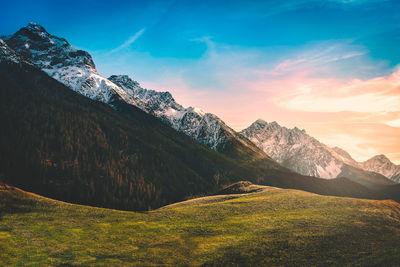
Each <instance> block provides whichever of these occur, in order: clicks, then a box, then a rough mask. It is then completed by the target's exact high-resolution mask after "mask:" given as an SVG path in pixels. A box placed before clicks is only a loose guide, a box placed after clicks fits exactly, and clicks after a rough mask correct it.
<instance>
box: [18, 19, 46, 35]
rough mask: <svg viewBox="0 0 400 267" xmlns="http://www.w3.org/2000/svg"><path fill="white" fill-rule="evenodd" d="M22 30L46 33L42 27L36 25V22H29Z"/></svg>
mask: <svg viewBox="0 0 400 267" xmlns="http://www.w3.org/2000/svg"><path fill="white" fill-rule="evenodd" d="M24 28H25V29H29V30H32V31H37V32H46V33H47V31H46V30H45V28H44V27H43V26H42V25H40V24H38V23H36V22H29V23H28V25H27V26H25V27H24Z"/></svg>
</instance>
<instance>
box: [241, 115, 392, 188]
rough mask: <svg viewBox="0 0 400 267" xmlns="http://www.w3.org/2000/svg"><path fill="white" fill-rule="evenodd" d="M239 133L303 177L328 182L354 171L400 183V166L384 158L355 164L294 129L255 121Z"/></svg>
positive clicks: (346, 154) (348, 155)
mask: <svg viewBox="0 0 400 267" xmlns="http://www.w3.org/2000/svg"><path fill="white" fill-rule="evenodd" d="M241 133H242V134H243V135H244V136H245V137H247V138H249V139H250V140H251V141H252V142H253V143H254V144H256V145H257V146H258V147H259V148H261V149H262V150H263V151H264V152H265V153H267V154H268V155H269V156H271V157H272V158H273V159H274V160H276V161H277V162H279V163H280V164H282V165H283V166H286V167H288V168H290V169H292V170H294V171H296V172H299V173H301V174H304V175H312V176H316V177H321V178H327V179H331V178H336V177H341V176H349V170H350V169H353V168H357V169H361V170H364V171H368V172H374V173H377V174H380V175H383V176H385V177H387V178H389V179H391V180H392V181H394V182H396V183H399V182H400V166H398V165H395V164H394V163H392V162H391V161H390V160H389V159H388V158H387V157H386V156H384V155H379V156H375V157H373V158H371V159H369V160H367V161H365V162H357V161H356V160H354V159H353V158H352V157H351V156H350V154H349V153H348V152H346V151H345V150H343V149H341V148H339V147H333V148H331V147H329V146H327V145H325V144H323V143H321V142H319V141H318V140H317V139H315V138H313V137H311V136H310V135H308V134H307V133H306V131H305V130H300V129H299V128H297V127H295V128H293V129H288V128H286V127H282V126H280V125H279V124H278V123H277V122H271V123H268V122H266V121H264V120H261V119H259V120H257V121H255V122H254V123H253V124H251V125H250V126H249V127H248V128H246V129H244V130H242V131H241ZM350 171H351V170H350ZM353 172H354V169H353ZM378 179H379V178H378ZM380 180H382V181H384V179H380Z"/></svg>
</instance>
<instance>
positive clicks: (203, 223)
mask: <svg viewBox="0 0 400 267" xmlns="http://www.w3.org/2000/svg"><path fill="white" fill-rule="evenodd" d="M253 189H254V188H252V189H251V190H248V191H251V192H255V193H250V194H239V195H238V194H235V195H219V196H211V197H205V198H199V199H193V200H189V201H186V202H181V203H177V204H173V205H170V206H167V207H164V208H161V209H158V210H154V211H150V212H144V213H136V212H124V211H117V210H109V209H101V208H93V207H88V206H80V205H73V204H67V203H63V202H59V201H54V200H50V199H47V198H43V197H40V196H37V195H34V194H30V193H26V192H24V191H21V190H18V189H15V188H4V187H3V188H2V189H1V190H0V211H1V219H0V266H22V265H24V264H26V265H31V266H46V265H51V266H56V265H61V264H67V265H79V266H82V265H100V266H110V265H117V266H118V265H124V266H125V265H140V266H151V265H163V264H165V265H178V266H180V265H226V264H228V263H235V264H239V265H256V266H259V265H329V264H335V265H343V264H349V265H354V264H355V265H358V264H362V265H396V264H400V205H399V204H398V203H396V202H394V201H375V200H361V199H352V198H339V197H328V196H320V195H316V194H311V193H307V192H303V191H297V190H285V189H278V188H273V187H260V189H261V190H253Z"/></svg>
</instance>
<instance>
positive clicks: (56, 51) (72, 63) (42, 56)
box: [3, 23, 136, 104]
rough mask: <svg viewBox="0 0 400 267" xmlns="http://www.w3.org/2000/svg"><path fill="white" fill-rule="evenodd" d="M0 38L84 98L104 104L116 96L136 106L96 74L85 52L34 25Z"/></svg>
mask: <svg viewBox="0 0 400 267" xmlns="http://www.w3.org/2000/svg"><path fill="white" fill-rule="evenodd" d="M3 39H4V41H5V42H6V43H7V45H8V46H9V47H11V48H12V49H13V50H15V51H16V52H17V53H18V54H20V55H21V56H22V57H23V58H24V59H26V60H27V61H29V62H31V63H32V64H34V65H35V66H36V67H38V68H40V69H41V70H43V71H44V72H46V73H47V74H48V75H49V76H51V77H53V78H54V79H56V80H58V81H59V82H62V83H63V84H65V85H67V86H68V87H69V88H71V89H72V90H74V91H76V92H78V93H80V94H82V95H84V96H87V97H89V98H92V99H94V100H98V101H101V102H105V103H108V102H109V101H110V100H111V99H112V97H113V96H119V97H121V98H122V99H124V100H125V101H126V102H127V103H130V104H136V102H135V101H134V99H132V97H130V96H129V95H128V94H127V93H126V92H125V91H124V90H122V89H121V88H119V87H118V86H116V85H115V84H113V83H112V82H110V81H109V80H107V79H105V78H104V77H102V76H100V75H99V74H98V73H97V70H96V66H95V64H94V62H93V59H92V57H91V56H90V54H89V53H88V52H86V51H83V50H78V49H76V48H74V47H73V46H72V45H70V44H69V43H68V41H67V40H65V39H64V38H60V37H57V36H54V35H51V34H49V33H48V32H47V31H46V30H45V29H44V28H43V27H42V26H40V25H38V24H35V23H29V24H28V26H26V27H24V28H21V29H20V30H19V31H17V32H16V33H14V34H13V35H10V36H5V37H3Z"/></svg>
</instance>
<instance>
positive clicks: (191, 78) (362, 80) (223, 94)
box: [0, 0, 400, 162]
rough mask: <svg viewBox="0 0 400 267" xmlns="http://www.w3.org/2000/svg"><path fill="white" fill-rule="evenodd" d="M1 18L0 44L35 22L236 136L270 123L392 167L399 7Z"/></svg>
mask: <svg viewBox="0 0 400 267" xmlns="http://www.w3.org/2000/svg"><path fill="white" fill-rule="evenodd" d="M1 7H2V16H1V17H0V34H11V33H13V32H15V31H17V30H18V29H19V28H21V27H23V26H25V25H26V24H27V23H28V22H31V21H32V22H37V23H39V24H41V25H43V26H44V27H45V28H46V29H47V30H48V31H49V32H50V33H52V34H54V35H57V36H61V37H65V38H66V39H67V40H68V41H69V42H70V43H71V44H72V45H74V46H75V47H77V48H80V49H83V50H86V51H89V52H90V53H91V54H92V56H93V58H94V61H95V63H96V66H97V69H98V71H99V73H100V74H102V75H104V76H106V77H108V76H109V75H111V74H128V75H130V76H131V77H133V78H134V79H136V80H138V81H139V82H140V83H141V84H143V85H144V86H145V87H148V88H152V89H156V90H169V91H171V92H172V93H173V95H174V96H175V98H176V99H177V100H178V102H180V103H182V104H183V105H185V106H189V105H192V106H198V107H200V108H202V109H204V110H205V111H208V112H213V113H215V114H217V115H218V116H220V117H221V118H222V119H224V120H225V121H226V122H227V123H228V124H229V125H231V126H232V127H234V128H235V129H241V128H243V127H245V126H247V125H249V124H250V123H251V122H252V121H254V120H255V119H257V118H263V119H265V120H267V121H272V120H276V121H278V122H279V123H281V124H283V125H287V126H289V127H293V126H298V127H300V128H305V129H306V130H307V131H308V132H309V133H310V134H312V135H314V136H316V137H318V138H319V139H321V140H322V141H324V142H326V143H328V144H330V145H339V146H342V147H343V148H345V149H347V150H349V151H350V152H351V154H352V155H353V156H355V157H356V158H358V159H366V158H368V157H369V156H372V155H373V154H375V153H385V154H387V155H388V156H389V157H390V158H391V159H392V160H395V161H396V162H400V143H399V141H396V140H397V139H398V136H400V131H399V129H400V123H399V122H396V121H398V120H399V119H400V101H399V98H398V97H399V95H400V92H399V89H398V86H397V74H398V73H399V71H398V70H399V68H398V66H399V63H400V53H399V52H398V50H399V47H400V1H396V0H325V1H324V0H315V1H314V0H291V1H290V0H289V1H281V0H271V1H94V0H91V1H40V0H39V1H2V4H1ZM383 95H384V96H383ZM396 106H398V107H399V108H396ZM398 124H399V125H398ZM354 125H357V126H356V127H354ZM372 128H373V129H375V130H374V131H372V130H371V129H372ZM376 136H379V137H380V140H381V141H382V140H384V143H385V144H386V145H385V146H383V145H380V144H378V143H377V142H376V141H373V139H375V140H376ZM349 140H357V141H354V142H353V143H354V144H351V145H350V144H349Z"/></svg>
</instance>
